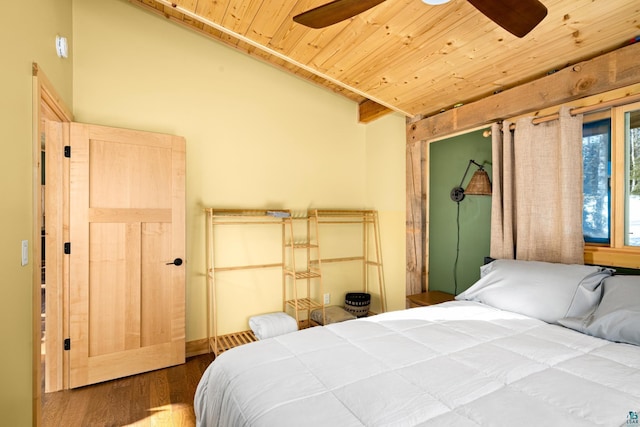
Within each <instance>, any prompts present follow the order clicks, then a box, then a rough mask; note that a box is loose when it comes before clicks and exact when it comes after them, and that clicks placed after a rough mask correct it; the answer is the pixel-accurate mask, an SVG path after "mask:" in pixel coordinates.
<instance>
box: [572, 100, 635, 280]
mask: <svg viewBox="0 0 640 427" xmlns="http://www.w3.org/2000/svg"><path fill="white" fill-rule="evenodd" d="M634 110H640V102H634V103H629V104H625V105H621V106H618V107H613V108H611V110H610V111H611V190H610V191H611V201H610V205H611V208H610V209H611V211H610V212H609V215H610V218H611V220H610V227H611V229H610V242H609V244H606V243H585V249H584V262H585V263H586V264H598V265H606V266H612V267H626V268H640V247H639V246H627V245H625V202H626V196H625V191H626V187H625V176H626V159H625V154H626V151H625V150H626V147H625V114H626V113H627V112H629V111H634ZM590 120H591V117H590Z"/></svg>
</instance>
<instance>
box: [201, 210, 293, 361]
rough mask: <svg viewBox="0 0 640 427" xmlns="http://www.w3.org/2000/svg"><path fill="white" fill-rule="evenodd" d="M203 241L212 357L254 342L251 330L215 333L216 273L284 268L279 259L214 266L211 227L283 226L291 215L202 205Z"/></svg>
mask: <svg viewBox="0 0 640 427" xmlns="http://www.w3.org/2000/svg"><path fill="white" fill-rule="evenodd" d="M205 213H206V240H207V254H206V258H207V340H208V343H209V349H210V351H212V352H213V353H214V354H215V355H216V356H218V355H220V354H221V353H223V352H224V351H226V350H229V349H230V348H233V347H236V346H238V345H241V344H247V343H249V342H253V341H256V337H255V335H254V334H253V332H252V331H251V330H246V331H240V332H234V333H231V334H226V335H219V334H218V323H219V321H218V317H217V313H218V310H216V307H217V292H216V290H217V289H216V273H218V272H223V271H241V270H252V269H265V268H280V269H282V268H283V267H284V264H283V261H282V260H281V261H280V262H276V263H265V264H247V265H234V266H218V265H216V260H215V256H214V252H215V251H214V234H215V229H216V228H218V227H222V226H229V225H243V226H244V225H246V226H255V225H265V224H266V225H277V226H280V227H283V228H284V221H285V218H286V217H287V216H288V217H290V216H291V213H290V212H289V211H288V210H261V209H214V208H205Z"/></svg>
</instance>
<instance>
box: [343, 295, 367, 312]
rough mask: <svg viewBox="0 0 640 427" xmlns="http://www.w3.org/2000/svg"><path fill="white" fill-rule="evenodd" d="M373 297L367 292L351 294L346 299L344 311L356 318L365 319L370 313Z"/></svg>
mask: <svg viewBox="0 0 640 427" xmlns="http://www.w3.org/2000/svg"><path fill="white" fill-rule="evenodd" d="M369 305H371V295H370V294H367V293H365V292H349V293H347V295H346V296H345V298H344V309H345V310H346V311H348V312H349V313H351V314H353V315H354V316H356V317H365V316H366V315H367V314H368V313H369Z"/></svg>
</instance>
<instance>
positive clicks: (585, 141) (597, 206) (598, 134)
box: [582, 119, 611, 243]
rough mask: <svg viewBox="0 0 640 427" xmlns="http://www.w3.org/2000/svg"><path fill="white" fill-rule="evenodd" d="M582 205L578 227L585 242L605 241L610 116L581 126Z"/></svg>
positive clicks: (607, 235)
mask: <svg viewBox="0 0 640 427" xmlns="http://www.w3.org/2000/svg"><path fill="white" fill-rule="evenodd" d="M582 159H583V162H584V166H583V171H584V173H583V187H584V188H583V191H584V208H583V211H582V228H583V232H584V240H585V242H587V243H609V230H610V229H611V223H610V216H609V211H610V210H611V204H610V201H611V189H610V186H609V179H610V177H611V120H610V119H602V120H597V121H594V122H587V123H585V124H584V126H583V130H582Z"/></svg>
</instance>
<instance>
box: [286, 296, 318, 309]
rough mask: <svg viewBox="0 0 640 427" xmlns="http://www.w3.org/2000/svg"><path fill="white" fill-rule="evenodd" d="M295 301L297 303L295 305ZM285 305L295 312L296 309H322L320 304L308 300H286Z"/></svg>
mask: <svg viewBox="0 0 640 427" xmlns="http://www.w3.org/2000/svg"><path fill="white" fill-rule="evenodd" d="M296 301H297V303H296ZM287 305H288V306H289V307H293V309H294V310H295V309H296V308H297V309H298V310H313V309H316V308H322V304H320V303H318V302H316V301H313V300H311V299H309V298H298V299H297V300H295V299H291V300H287ZM296 305H297V307H296Z"/></svg>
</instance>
